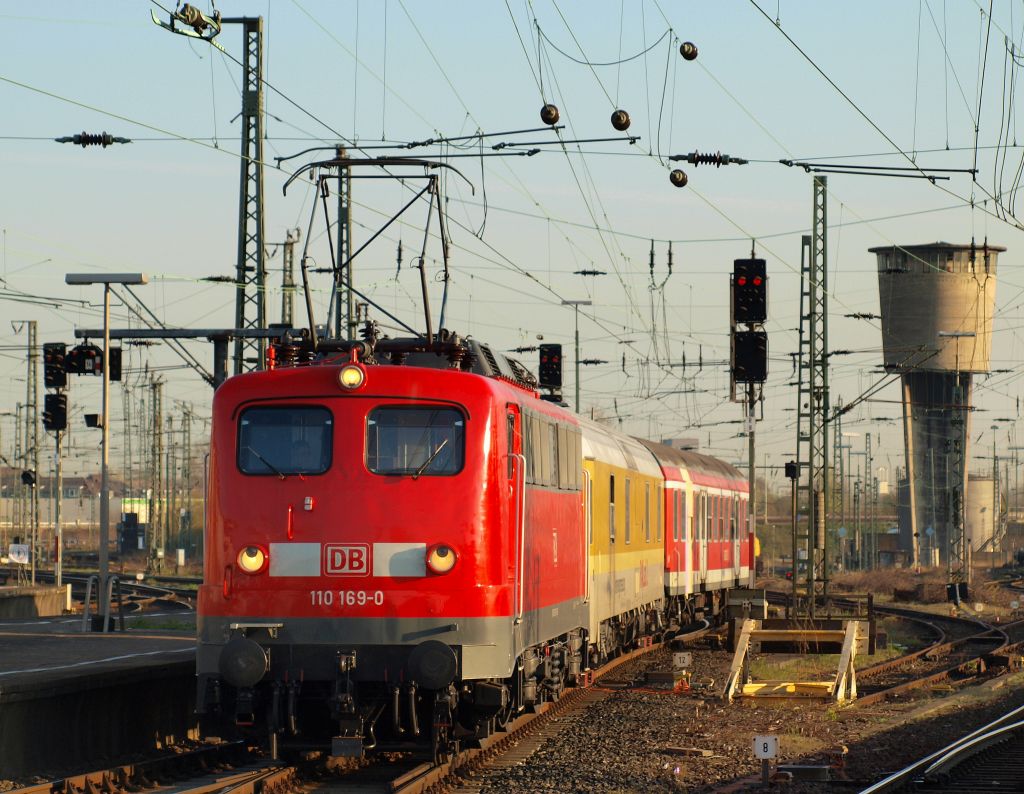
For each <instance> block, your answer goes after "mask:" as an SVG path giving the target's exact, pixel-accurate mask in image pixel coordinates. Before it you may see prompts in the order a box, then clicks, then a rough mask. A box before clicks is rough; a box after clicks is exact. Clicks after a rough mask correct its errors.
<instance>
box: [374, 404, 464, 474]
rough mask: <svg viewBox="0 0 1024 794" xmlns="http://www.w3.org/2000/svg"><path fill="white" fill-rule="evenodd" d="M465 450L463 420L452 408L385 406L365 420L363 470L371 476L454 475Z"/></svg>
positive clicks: (460, 469) (458, 468)
mask: <svg viewBox="0 0 1024 794" xmlns="http://www.w3.org/2000/svg"><path fill="white" fill-rule="evenodd" d="M465 448H466V420H465V417H463V415H462V414H461V413H460V412H459V411H457V410H455V409H454V408H440V407H438V408H409V407H406V406H385V407H381V408H374V409H373V410H372V411H370V414H369V416H368V417H367V420H366V467H367V468H368V469H369V470H370V471H372V472H373V473H374V474H411V475H412V476H413V477H419V476H421V475H422V476H446V475H452V474H458V473H459V472H460V471H462V466H463V462H464V457H465Z"/></svg>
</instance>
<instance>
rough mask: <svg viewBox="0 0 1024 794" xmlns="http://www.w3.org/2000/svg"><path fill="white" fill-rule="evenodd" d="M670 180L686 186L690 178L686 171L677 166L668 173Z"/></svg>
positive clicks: (680, 185) (677, 185)
mask: <svg viewBox="0 0 1024 794" xmlns="http://www.w3.org/2000/svg"><path fill="white" fill-rule="evenodd" d="M668 178H669V181H670V182H671V183H672V184H673V185H675V186H676V187H686V183H687V182H689V181H690V180H689V179H688V178H687V176H686V172H685V171H681V170H680V169H678V168H676V169H674V170H673V171H672V173H670V174H669V175H668Z"/></svg>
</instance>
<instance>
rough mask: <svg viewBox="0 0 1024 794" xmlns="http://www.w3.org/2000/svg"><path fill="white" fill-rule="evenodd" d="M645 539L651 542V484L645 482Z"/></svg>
mask: <svg viewBox="0 0 1024 794" xmlns="http://www.w3.org/2000/svg"><path fill="white" fill-rule="evenodd" d="M644 540H645V541H646V542H647V543H650V542H651V484H650V483H649V482H645V483H644Z"/></svg>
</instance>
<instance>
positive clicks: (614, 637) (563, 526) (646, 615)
mask: <svg viewBox="0 0 1024 794" xmlns="http://www.w3.org/2000/svg"><path fill="white" fill-rule="evenodd" d="M370 336H371V337H372V336H373V335H372V334H370ZM271 353H272V356H271V359H270V360H271V361H272V362H276V366H275V367H273V368H271V369H269V370H267V371H264V372H258V373H251V374H248V375H241V376H238V377H235V378H232V379H230V380H228V381H227V382H225V383H224V384H223V385H222V386H221V387H220V388H219V389H218V391H217V393H216V395H215V398H214V404H213V424H212V436H211V451H210V479H209V484H208V503H207V504H208V515H207V521H206V557H205V572H204V573H205V576H204V584H203V586H202V588H201V591H200V596H199V619H198V654H197V674H198V708H199V711H200V712H201V713H202V714H203V715H204V721H205V722H207V724H208V728H207V730H211V731H215V732H217V733H220V734H221V735H223V732H224V731H225V730H227V731H236V730H249V731H256V732H260V733H263V734H264V735H266V736H268V737H269V740H270V743H271V745H272V746H273V747H276V746H277V742H278V740H279V737H283V738H284V740H286V741H287V742H288V743H290V744H294V745H304V746H321V747H322V746H330V747H331V749H332V752H333V753H334V754H336V755H359V754H361V753H363V752H364V751H365V750H368V749H372V748H409V747H417V748H431V749H432V750H433V753H434V754H435V756H439V755H444V754H446V753H447V752H449V751H450V750H451V749H452V748H453V747H455V746H457V744H458V743H459V742H461V741H463V740H472V739H475V738H480V737H483V736H485V735H487V734H488V733H489V732H490V731H492V730H494V729H495V727H496V726H499V725H501V724H504V723H505V722H506V721H507V720H508V719H510V718H511V717H512V716H513V715H514V714H515V713H517V712H518V711H521V710H522V709H524V708H527V707H529V706H530V705H532V704H535V703H538V702H540V701H543V700H546V699H553V698H556V697H558V695H559V694H560V693H561V691H562V689H563V688H564V687H565V686H568V685H571V684H573V683H575V681H576V678H577V676H578V675H579V674H580V672H581V671H582V670H583V669H584V668H585V667H589V666H591V665H593V664H598V663H600V661H601V660H602V659H604V658H607V657H608V656H610V655H614V654H615V653H617V652H618V651H619V650H620V649H621V648H623V647H626V646H628V645H630V644H633V643H635V642H636V641H637V639H638V638H639V637H640V636H643V635H645V634H652V633H658V632H661V631H664V630H666V629H669V630H671V628H672V627H673V626H678V625H680V624H684V623H685V622H687V621H688V620H689V619H691V618H692V617H693V616H694V614H695V612H696V610H698V609H700V608H703V607H707V606H719V605H720V604H721V603H722V602H723V601H724V597H723V596H722V594H723V593H724V591H725V590H726V589H727V588H729V587H731V586H734V585H735V584H738V583H739V582H740V581H741V580H743V579H745V577H746V575H747V571H748V570H749V565H750V562H751V559H752V558H751V556H750V554H751V549H752V543H753V541H752V538H749V537H748V536H747V533H746V524H745V506H746V483H745V482H744V481H743V480H742V479H741V478H740V477H739V473H738V472H737V471H736V470H735V469H733V468H732V467H730V466H727V465H726V464H723V463H721V462H720V461H716V460H714V459H713V458H708V457H706V456H702V455H696V454H691V453H680V452H677V451H675V450H672V449H670V448H668V447H664V446H662V445H659V444H650V443H648V442H643V443H644V444H646V445H647V449H644V447H643V446H641V445H640V444H638V443H637V441H636V440H634V439H630V438H628V437H626V436H624V435H622V434H621V433H618V432H617V431H615V430H612V429H609V428H605V427H603V426H601V425H598V424H596V423H594V422H582V421H580V420H579V419H578V418H577V417H576V416H575V415H573V414H572V413H570V412H568V411H566V410H564V408H562V407H560V406H558V405H556V404H554V403H552V402H549V401H546V400H543V399H541V398H540V395H539V394H538V392H537V386H536V381H535V380H534V379H533V376H532V375H531V374H530V373H529V372H528V371H527V370H525V369H524V368H523V367H522V366H521V365H520V364H518V363H517V362H515V361H513V360H511V359H507V358H505V357H504V356H502V355H500V354H498V353H496V352H494V351H492V350H490V349H489V348H488V347H487V346H485V345H482V344H480V343H478V342H476V341H474V340H472V339H460V338H458V337H455V336H453V335H447V334H446V335H445V336H443V337H442V339H440V340H433V341H431V342H429V343H428V342H427V341H426V340H424V339H411V340H388V339H383V340H379V339H374V341H372V342H369V343H367V342H326V343H323V342H322V343H320V345H319V346H318V347H317V349H316V351H314V350H313V346H312V345H310V344H309V343H308V342H307V341H304V340H295V339H293V338H285V339H284V340H282V342H281V343H279V344H275V345H273V346H272V347H271ZM662 561H664V570H665V578H664V580H663V582H662V580H661V577H660V575H659V569H660V568H661V566H662ZM662 584H664V586H662Z"/></svg>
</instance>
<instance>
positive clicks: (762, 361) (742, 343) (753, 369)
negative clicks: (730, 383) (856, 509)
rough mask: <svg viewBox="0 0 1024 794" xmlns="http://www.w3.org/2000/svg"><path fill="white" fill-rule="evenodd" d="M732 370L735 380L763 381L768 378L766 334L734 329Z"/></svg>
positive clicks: (745, 381) (744, 381) (747, 381)
mask: <svg viewBox="0 0 1024 794" xmlns="http://www.w3.org/2000/svg"><path fill="white" fill-rule="evenodd" d="M732 371H733V377H734V378H735V379H736V381H737V382H743V383H764V381H765V380H767V378H768V334H767V333H765V332H764V331H736V332H735V334H733V350H732Z"/></svg>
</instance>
